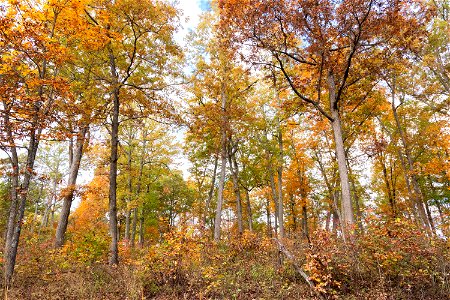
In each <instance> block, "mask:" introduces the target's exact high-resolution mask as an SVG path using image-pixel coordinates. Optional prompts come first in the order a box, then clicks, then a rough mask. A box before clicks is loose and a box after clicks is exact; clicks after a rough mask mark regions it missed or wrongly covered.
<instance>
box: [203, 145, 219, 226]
mask: <svg viewBox="0 0 450 300" xmlns="http://www.w3.org/2000/svg"><path fill="white" fill-rule="evenodd" d="M218 164H219V155H218V154H217V153H216V155H215V157H214V170H213V176H212V178H211V186H210V187H209V192H208V198H207V199H206V205H205V212H204V213H203V225H204V226H206V223H207V219H208V215H209V207H210V205H211V200H212V198H213V195H214V187H215V185H216V176H217V165H218Z"/></svg>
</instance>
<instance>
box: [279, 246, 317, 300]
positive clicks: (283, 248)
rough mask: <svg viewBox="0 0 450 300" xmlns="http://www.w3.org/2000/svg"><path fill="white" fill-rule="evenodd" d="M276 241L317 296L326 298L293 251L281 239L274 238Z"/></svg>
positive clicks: (280, 249)
mask: <svg viewBox="0 0 450 300" xmlns="http://www.w3.org/2000/svg"><path fill="white" fill-rule="evenodd" d="M274 241H275V242H276V243H277V246H278V250H279V251H280V252H281V253H283V254H284V256H286V258H287V259H288V260H290V261H291V263H292V265H293V266H294V268H295V270H296V271H297V273H299V274H300V275H301V276H302V277H303V279H304V280H305V281H306V283H307V284H308V285H309V287H310V288H311V290H312V291H313V292H314V293H315V294H316V295H317V297H319V298H320V299H322V300H325V298H324V297H323V295H322V294H321V293H319V291H317V290H316V286H315V285H314V282H312V281H311V280H310V279H309V276H308V275H307V274H306V273H305V271H303V269H302V268H301V267H300V266H299V265H298V264H297V263H296V262H295V257H294V256H293V255H292V253H291V252H289V250H288V249H286V246H284V245H283V243H282V242H281V241H280V240H279V239H276V238H274Z"/></svg>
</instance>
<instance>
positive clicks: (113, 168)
mask: <svg viewBox="0 0 450 300" xmlns="http://www.w3.org/2000/svg"><path fill="white" fill-rule="evenodd" d="M108 51H109V63H110V71H111V77H112V78H113V90H112V96H113V111H112V116H111V153H110V161H109V163H110V167H109V234H110V235H111V244H110V247H109V251H110V253H109V264H110V265H117V264H118V263H119V248H118V232H117V159H118V145H119V113H120V102H119V93H120V86H119V75H118V74H117V69H116V62H115V57H114V53H113V50H112V48H111V45H108Z"/></svg>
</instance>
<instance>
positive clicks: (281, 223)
mask: <svg viewBox="0 0 450 300" xmlns="http://www.w3.org/2000/svg"><path fill="white" fill-rule="evenodd" d="M277 139H278V166H277V178H278V186H277V192H278V224H279V228H280V236H279V237H280V238H284V216H283V215H284V208H283V161H284V160H283V135H282V132H281V124H280V121H279V120H278V134H277Z"/></svg>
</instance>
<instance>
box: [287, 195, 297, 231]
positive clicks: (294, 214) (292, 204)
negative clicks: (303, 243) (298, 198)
mask: <svg viewBox="0 0 450 300" xmlns="http://www.w3.org/2000/svg"><path fill="white" fill-rule="evenodd" d="M289 200H290V202H289V204H290V208H291V217H292V231H293V232H294V233H295V232H296V231H297V212H296V211H295V199H294V195H293V194H292V193H289Z"/></svg>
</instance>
